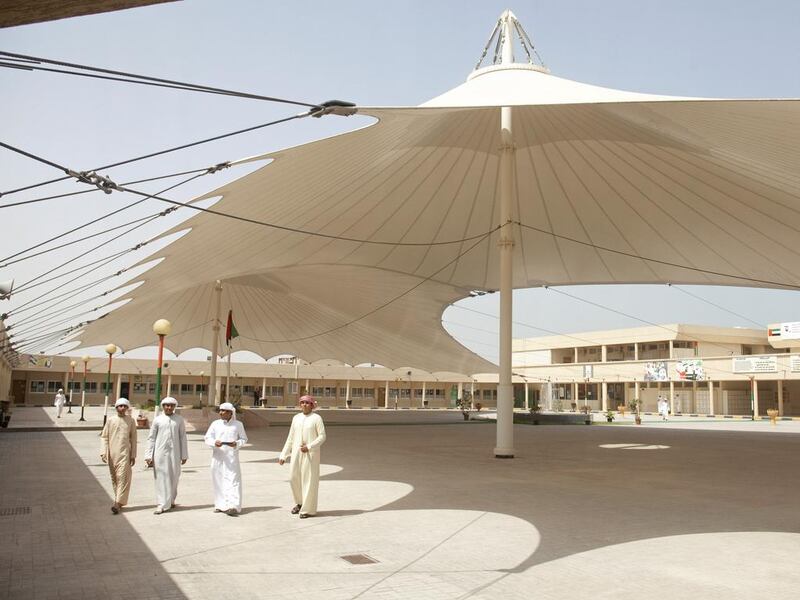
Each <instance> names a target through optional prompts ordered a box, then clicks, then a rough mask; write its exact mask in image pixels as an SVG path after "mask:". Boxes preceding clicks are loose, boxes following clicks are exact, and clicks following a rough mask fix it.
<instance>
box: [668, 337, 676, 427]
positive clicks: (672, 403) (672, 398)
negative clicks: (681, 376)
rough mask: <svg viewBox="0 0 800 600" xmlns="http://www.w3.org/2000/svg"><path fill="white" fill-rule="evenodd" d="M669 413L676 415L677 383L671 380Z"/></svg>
mask: <svg viewBox="0 0 800 600" xmlns="http://www.w3.org/2000/svg"><path fill="white" fill-rule="evenodd" d="M670 344H672V342H670ZM670 366H671V365H670ZM669 412H670V413H671V414H673V415H674V414H675V382H674V381H672V379H670V380H669Z"/></svg>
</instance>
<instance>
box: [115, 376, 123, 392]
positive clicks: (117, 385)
mask: <svg viewBox="0 0 800 600" xmlns="http://www.w3.org/2000/svg"><path fill="white" fill-rule="evenodd" d="M121 395H122V373H117V382H116V383H115V384H114V397H115V398H119V397H120V396H121Z"/></svg>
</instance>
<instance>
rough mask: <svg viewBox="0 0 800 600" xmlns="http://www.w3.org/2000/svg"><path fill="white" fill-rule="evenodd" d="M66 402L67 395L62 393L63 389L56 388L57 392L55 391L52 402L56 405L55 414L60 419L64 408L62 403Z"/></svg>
mask: <svg viewBox="0 0 800 600" xmlns="http://www.w3.org/2000/svg"><path fill="white" fill-rule="evenodd" d="M66 402H67V397H66V396H65V395H64V390H63V389H61V388H58V392H56V399H55V401H54V402H53V406H55V407H56V416H57V417H58V418H59V419H60V418H61V411H62V410H64V404H66Z"/></svg>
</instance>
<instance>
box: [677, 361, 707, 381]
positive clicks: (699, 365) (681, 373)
mask: <svg viewBox="0 0 800 600" xmlns="http://www.w3.org/2000/svg"><path fill="white" fill-rule="evenodd" d="M675 372H676V373H677V374H678V379H683V380H684V381H704V380H705V378H706V372H705V370H704V369H703V361H702V360H697V359H686V360H679V361H678V362H677V363H676V364H675Z"/></svg>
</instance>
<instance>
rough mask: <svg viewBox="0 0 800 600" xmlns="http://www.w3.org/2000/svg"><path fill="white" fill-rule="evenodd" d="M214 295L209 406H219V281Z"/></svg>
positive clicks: (220, 299)
mask: <svg viewBox="0 0 800 600" xmlns="http://www.w3.org/2000/svg"><path fill="white" fill-rule="evenodd" d="M214 294H215V295H216V297H217V301H216V307H217V311H216V313H214V324H213V325H212V326H211V331H212V336H211V376H210V377H209V379H208V405H209V406H216V405H217V356H219V324H220V314H219V311H220V310H221V308H222V282H221V281H220V280H219V279H217V281H216V283H215V284H214Z"/></svg>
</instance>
